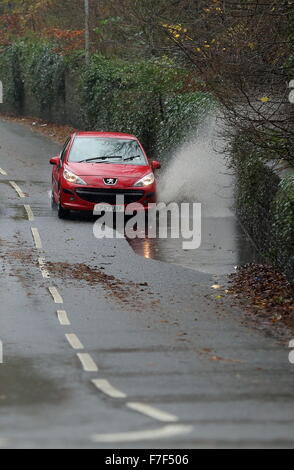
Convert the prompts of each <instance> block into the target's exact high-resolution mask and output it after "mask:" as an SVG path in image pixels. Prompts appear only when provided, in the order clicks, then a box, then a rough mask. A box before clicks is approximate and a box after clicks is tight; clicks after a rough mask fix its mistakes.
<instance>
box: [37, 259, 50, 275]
mask: <svg viewBox="0 0 294 470" xmlns="http://www.w3.org/2000/svg"><path fill="white" fill-rule="evenodd" d="M38 263H39V266H40V269H41V273H42V276H43V278H44V279H50V274H49V271H48V270H47V269H46V260H45V258H39V259H38Z"/></svg>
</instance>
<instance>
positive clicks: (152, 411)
mask: <svg viewBox="0 0 294 470" xmlns="http://www.w3.org/2000/svg"><path fill="white" fill-rule="evenodd" d="M127 407H128V408H130V409H131V410H134V411H138V412H139V413H142V414H143V415H146V416H149V418H154V419H157V420H158V421H163V422H164V423H175V422H177V421H179V418H178V417H177V416H174V415H172V414H170V413H166V412H165V411H161V410H158V409H157V408H154V407H153V406H150V405H145V404H144V403H127Z"/></svg>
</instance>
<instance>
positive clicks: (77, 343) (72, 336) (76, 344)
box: [65, 334, 85, 350]
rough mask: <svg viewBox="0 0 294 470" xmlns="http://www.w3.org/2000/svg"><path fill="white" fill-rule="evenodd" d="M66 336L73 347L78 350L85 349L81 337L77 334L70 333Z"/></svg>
mask: <svg viewBox="0 0 294 470" xmlns="http://www.w3.org/2000/svg"><path fill="white" fill-rule="evenodd" d="M65 337H66V339H67V341H68V342H69V344H70V345H71V347H72V348H73V349H76V350H78V349H85V348H84V346H83V345H82V343H81V342H80V340H79V338H78V337H77V335H75V334H68V335H65Z"/></svg>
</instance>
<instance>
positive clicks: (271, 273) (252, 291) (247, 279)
mask: <svg viewBox="0 0 294 470" xmlns="http://www.w3.org/2000/svg"><path fill="white" fill-rule="evenodd" d="M230 282H231V285H232V286H231V289H230V290H229V293H230V294H233V295H235V297H236V298H238V299H240V300H243V301H244V300H246V301H247V304H246V305H245V306H244V305H243V307H244V308H245V310H247V311H249V312H251V313H254V314H262V315H265V316H267V317H268V318H269V319H270V320H271V321H272V323H278V322H282V321H283V322H285V323H286V324H287V325H288V326H292V327H294V285H293V284H291V283H289V282H288V281H287V279H286V277H285V276H284V275H283V274H281V273H280V272H278V271H277V270H275V269H274V268H273V267H271V266H266V265H259V264H247V265H245V266H241V267H238V268H237V272H236V273H235V274H232V275H231V276H230Z"/></svg>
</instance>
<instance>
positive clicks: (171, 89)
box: [83, 55, 208, 152]
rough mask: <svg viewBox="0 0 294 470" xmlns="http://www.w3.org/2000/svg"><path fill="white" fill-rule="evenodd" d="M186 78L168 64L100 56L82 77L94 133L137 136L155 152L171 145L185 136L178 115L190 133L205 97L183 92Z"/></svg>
mask: <svg viewBox="0 0 294 470" xmlns="http://www.w3.org/2000/svg"><path fill="white" fill-rule="evenodd" d="M186 75H187V73H186V72H184V71H183V70H181V69H178V68H176V67H171V66H167V64H165V63H159V62H151V61H149V62H137V63H129V62H126V61H122V60H118V59H109V58H105V57H103V56H101V55H95V56H94V57H93V59H92V62H91V65H90V67H89V68H88V69H87V70H86V71H85V74H84V77H83V97H84V107H85V112H86V118H87V122H88V124H89V126H90V127H92V128H95V129H100V130H106V129H107V130H113V131H122V132H131V133H133V134H136V135H138V136H139V137H140V138H141V139H142V141H143V143H144V144H145V147H146V148H147V149H148V150H149V151H151V152H154V150H155V149H156V150H163V149H164V148H166V147H167V146H172V145H173V144H174V143H175V141H178V140H179V139H180V137H183V134H184V132H183V129H182V128H181V126H178V128H176V127H177V126H176V122H175V121H176V116H178V119H181V118H182V127H184V126H186V128H187V129H186V130H189V129H191V127H192V126H193V124H194V125H196V122H197V118H198V119H199V102H200V99H201V94H200V93H199V94H195V95H193V94H188V93H187V94H182V93H181V91H182V90H183V88H184V87H185V85H186ZM202 97H203V99H204V95H202ZM207 101H208V100H207ZM186 105H187V106H186ZM203 105H204V103H203ZM194 117H195V118H194ZM167 128H168V129H169V130H167Z"/></svg>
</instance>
